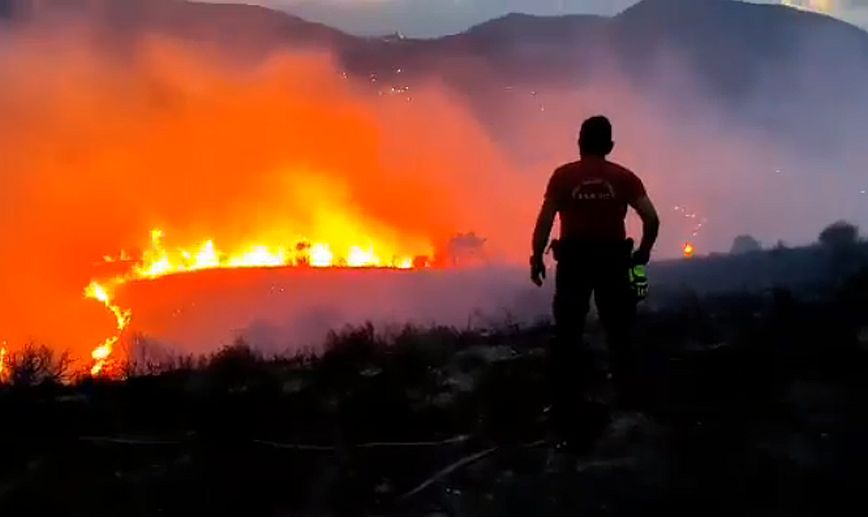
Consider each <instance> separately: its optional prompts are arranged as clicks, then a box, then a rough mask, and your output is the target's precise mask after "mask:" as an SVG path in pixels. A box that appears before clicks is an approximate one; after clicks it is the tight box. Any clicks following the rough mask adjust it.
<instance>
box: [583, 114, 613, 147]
mask: <svg viewBox="0 0 868 517" xmlns="http://www.w3.org/2000/svg"><path fill="white" fill-rule="evenodd" d="M614 147H615V142H613V141H612V123H611V122H609V119H607V118H606V117H604V116H602V115H598V116H596V117H591V118H589V119H588V120H586V121H584V122H583V123H582V130H581V131H580V132H579V151H580V152H581V153H582V156H607V155H608V154H609V153H611V152H612V149H614Z"/></svg>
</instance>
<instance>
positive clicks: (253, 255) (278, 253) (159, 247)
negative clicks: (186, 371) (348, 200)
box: [0, 229, 430, 376]
mask: <svg viewBox="0 0 868 517" xmlns="http://www.w3.org/2000/svg"><path fill="white" fill-rule="evenodd" d="M164 237H165V234H164V232H163V231H162V230H160V229H155V230H152V231H151V239H150V246H149V248H148V249H146V250H145V251H144V252H143V253H142V257H141V259H140V260H138V261H136V262H135V263H134V264H132V266H131V268H130V270H129V272H127V273H124V274H121V275H118V276H115V277H113V278H110V279H108V280H105V281H97V280H94V281H92V282H91V283H90V284H89V285H88V286H87V288H85V291H84V295H85V298H88V299H92V300H96V301H98V302H100V303H102V304H103V305H104V306H105V307H106V308H107V309H108V310H109V311H110V312H111V313H112V314H113V315H114V317H115V320H116V332H115V334H114V335H112V336H111V337H109V338H107V339H106V340H105V341H103V342H102V344H100V345H99V346H98V347H96V348H95V349H94V350H93V351H92V352H91V359H92V360H93V365H92V366H91V369H90V373H91V375H93V376H98V375H103V374H106V369H107V367H108V366H109V365H110V362H111V360H112V354H113V352H114V347H115V345H117V343H118V341H120V339H121V337H122V335H123V332H124V331H125V330H126V329H127V328H128V327H129V325H130V321H131V320H132V311H131V310H130V309H123V308H121V307H120V306H119V305H117V304H116V303H115V302H114V301H113V293H114V291H116V290H117V289H118V288H119V287H121V286H123V285H124V284H126V283H128V282H131V281H136V280H150V279H156V278H160V277H164V276H168V275H176V274H182V273H190V272H195V271H204V270H209V269H240V268H266V267H312V268H332V267H349V268H384V269H412V268H413V267H414V266H415V265H416V264H418V263H417V262H415V260H414V256H410V255H401V254H397V253H384V252H382V251H380V249H381V248H385V246H375V245H374V244H373V243H370V242H368V243H366V244H364V245H363V244H350V245H345V246H343V247H342V248H341V247H338V246H337V245H334V244H331V243H326V242H315V243H310V242H307V241H306V240H299V241H298V242H296V243H294V244H292V245H289V246H286V245H283V246H281V245H266V244H252V245H248V246H242V247H240V248H238V249H236V250H233V251H229V252H226V251H223V250H222V249H220V248H218V247H217V245H216V244H215V242H214V240H213V239H207V240H204V241H202V242H201V243H200V244H198V245H195V246H192V247H177V248H168V247H166V245H165V243H164ZM425 253H430V250H425ZM425 253H423V254H421V255H419V256H424V255H425ZM385 257H388V258H385ZM103 259H104V260H105V262H108V263H118V262H131V261H130V257H129V255H128V254H127V252H125V251H123V252H121V254H120V256H119V257H112V256H105V257H104V258H103ZM423 263H424V261H423ZM0 371H2V370H0Z"/></svg>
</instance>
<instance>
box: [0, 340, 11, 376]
mask: <svg viewBox="0 0 868 517" xmlns="http://www.w3.org/2000/svg"><path fill="white" fill-rule="evenodd" d="M7 354H8V352H7V350H6V347H5V346H4V347H0V382H6V378H7V376H8V375H9V372H8V371H7V366H6V355H7Z"/></svg>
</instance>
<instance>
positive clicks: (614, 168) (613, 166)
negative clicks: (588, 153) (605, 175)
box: [606, 160, 636, 176]
mask: <svg viewBox="0 0 868 517" xmlns="http://www.w3.org/2000/svg"><path fill="white" fill-rule="evenodd" d="M606 166H607V167H608V168H609V171H611V172H613V173H615V174H620V175H624V176H636V174H635V173H634V172H633V171H632V170H630V169H628V168H627V167H624V166H623V165H621V164H620V163H618V162H613V161H610V160H606Z"/></svg>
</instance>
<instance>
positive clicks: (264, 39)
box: [0, 0, 868, 143]
mask: <svg viewBox="0 0 868 517" xmlns="http://www.w3.org/2000/svg"><path fill="white" fill-rule="evenodd" d="M33 2H34V0H0V17H5V18H7V19H9V20H11V21H12V23H14V24H20V25H26V24H27V23H28V22H29V21H31V20H34V19H38V18H40V17H49V16H52V15H56V14H57V13H58V12H64V13H72V14H74V15H77V16H83V17H86V18H89V19H90V20H91V21H92V22H94V23H98V24H99V25H100V26H102V27H105V28H106V29H107V30H108V31H110V32H111V34H112V36H113V37H117V38H121V39H123V38H130V37H134V35H135V34H139V33H142V32H144V31H150V32H153V31H156V32H159V33H165V34H170V35H172V36H175V37H180V38H184V39H190V40H194V41H196V42H199V43H207V44H209V45H214V46H216V47H218V48H223V49H225V52H226V54H227V55H236V56H242V57H245V58H249V57H250V56H257V55H260V56H261V55H263V54H264V53H267V52H269V51H273V50H276V49H280V48H283V47H299V46H304V47H314V48H326V49H330V50H332V51H334V52H335V53H336V55H337V56H338V58H339V60H340V61H341V62H342V63H343V65H344V66H345V68H346V69H347V70H348V71H349V72H351V73H353V74H356V75H358V76H360V77H364V78H367V77H369V76H370V74H372V73H373V74H377V75H378V76H379V77H381V78H382V79H384V80H388V79H389V78H391V77H394V74H395V71H396V70H397V69H401V70H402V71H403V72H404V73H403V75H402V76H401V80H402V81H405V82H406V81H412V80H414V79H418V78H420V77H427V76H436V77H438V78H439V79H440V80H442V81H445V82H446V83H448V84H451V85H453V86H454V87H455V88H457V89H458V90H459V91H464V92H466V93H468V94H469V95H470V97H471V98H474V99H475V100H478V101H480V102H482V101H484V99H480V97H482V96H481V95H474V94H476V93H484V94H485V96H489V95H490V94H491V93H492V92H491V88H490V85H492V84H496V85H522V84H524V85H528V86H530V87H536V86H547V87H552V86H557V85H560V86H562V87H571V86H577V85H580V84H583V83H587V82H590V81H593V79H594V77H595V76H596V72H599V71H605V72H613V71H614V72H618V73H619V74H621V75H623V76H626V77H627V78H629V79H630V80H631V81H632V82H634V83H635V85H636V87H637V88H641V89H643V90H646V91H649V92H653V93H655V94H657V95H660V96H661V98H663V99H666V98H671V99H672V100H673V101H675V102H678V101H679V100H680V96H681V95H682V92H678V91H673V89H672V87H671V84H670V82H671V81H670V77H669V75H670V74H671V73H672V69H671V65H672V63H677V68H676V70H677V73H679V74H685V75H687V76H688V77H689V78H690V82H691V84H696V85H698V86H699V87H700V90H701V92H700V93H703V94H704V95H706V96H707V97H708V98H709V99H711V100H712V101H713V102H715V103H716V105H719V106H723V107H724V111H727V108H726V106H734V107H737V106H740V105H742V104H745V103H748V102H752V103H753V104H754V105H757V104H759V105H763V106H769V108H768V109H765V110H764V113H763V114H756V113H752V110H751V109H750V105H749V104H746V106H747V107H745V109H744V110H743V111H744V113H743V114H741V115H739V116H742V117H747V118H748V119H749V120H748V121H747V122H748V123H749V125H751V126H757V125H764V126H768V127H770V128H772V129H773V130H780V131H781V132H788V133H799V135H798V137H799V138H802V140H803V141H804V142H803V143H810V142H812V141H813V140H814V139H816V138H819V135H824V134H827V133H830V132H834V131H835V130H836V129H837V128H838V127H839V126H840V124H839V122H840V121H839V120H838V118H839V117H855V119H854V120H856V121H857V124H858V123H859V122H858V121H860V120H864V117H861V116H859V115H858V113H854V110H853V109H852V106H851V104H852V102H853V100H854V99H860V100H862V101H865V102H863V105H865V106H868V98H866V97H868V93H866V90H868V89H866V88H865V84H866V81H868V33H866V32H864V31H862V30H861V29H858V28H856V27H854V26H852V25H849V24H847V23H844V22H842V21H839V20H835V19H833V18H830V17H826V16H822V15H818V14H813V13H808V12H801V11H797V10H794V9H789V8H785V7H781V6H775V5H757V4H750V3H744V2H739V1H733V0H644V1H642V2H639V3H638V4H637V5H635V6H634V7H632V8H630V9H627V10H626V11H624V12H623V13H621V14H620V15H618V16H615V17H612V18H605V17H597V16H563V17H537V16H530V15H522V14H511V15H508V16H505V17H503V18H500V19H497V20H492V21H489V22H487V23H483V24H481V25H478V26H476V27H473V28H471V29H469V30H467V31H466V32H464V33H461V34H457V35H453V36H447V37H443V38H439V39H432V40H416V39H403V38H400V37H388V38H386V37H384V38H360V37H355V36H351V35H347V34H344V33H342V32H340V31H337V30H334V29H331V28H329V27H326V26H323V25H320V24H316V23H310V22H307V21H305V20H302V19H300V18H297V17H294V16H291V15H289V14H286V13H283V12H279V11H274V10H269V9H265V8H262V7H255V6H249V5H232V4H206V3H194V2H189V1H186V0H42V1H40V2H39V5H40V6H41V7H40V8H39V9H34V8H33V7H32V6H33ZM489 102H491V101H490V100H489ZM775 106H781V107H782V108H781V109H775ZM807 109H811V110H812V111H811V112H810V113H809V114H807V113H806V112H805V110H807ZM806 117H809V118H808V119H807V120H806ZM800 127H805V128H807V129H799V128H800Z"/></svg>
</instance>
